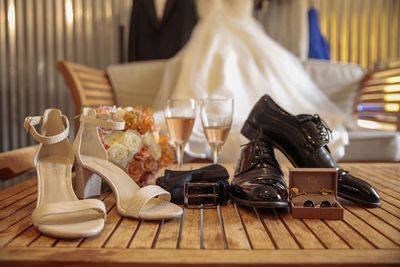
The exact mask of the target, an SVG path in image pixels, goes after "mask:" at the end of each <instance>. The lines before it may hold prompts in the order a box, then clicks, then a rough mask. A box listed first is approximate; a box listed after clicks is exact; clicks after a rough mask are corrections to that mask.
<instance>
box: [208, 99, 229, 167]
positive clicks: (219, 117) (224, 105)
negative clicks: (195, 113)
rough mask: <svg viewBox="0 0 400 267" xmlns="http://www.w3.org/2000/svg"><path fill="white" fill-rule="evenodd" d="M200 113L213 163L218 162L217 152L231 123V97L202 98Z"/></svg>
mask: <svg viewBox="0 0 400 267" xmlns="http://www.w3.org/2000/svg"><path fill="white" fill-rule="evenodd" d="M200 115H201V122H202V124H203V129H204V133H205V135H206V138H207V141H208V144H209V145H210V147H211V150H212V152H213V159H214V163H218V153H219V152H220V151H221V148H222V146H223V145H224V143H225V141H226V138H227V137H228V135H229V130H230V129H231V125H232V117H233V99H232V98H215V99H213V98H208V99H202V100H201V103H200Z"/></svg>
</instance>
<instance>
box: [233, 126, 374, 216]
mask: <svg viewBox="0 0 400 267" xmlns="http://www.w3.org/2000/svg"><path fill="white" fill-rule="evenodd" d="M257 132H258V129H257V128H256V127H254V126H253V124H252V123H251V122H249V121H248V120H246V122H245V123H244V125H243V127H242V129H241V131H240V133H241V134H242V135H244V136H245V137H246V138H248V139H249V140H252V139H257V138H259V137H258V136H257ZM263 137H264V138H266V139H267V140H268V141H269V142H271V143H272V145H273V146H274V147H276V148H277V149H278V150H279V151H281V152H282V153H283V154H284V155H285V157H286V158H287V159H289V161H290V163H291V164H292V165H293V166H295V167H297V165H296V164H295V163H294V161H293V160H292V158H291V157H290V156H289V155H288V154H286V152H285V150H284V149H282V148H281V147H280V146H279V145H278V144H276V143H275V142H274V141H273V140H271V139H270V138H269V137H268V136H266V135H264V136H263ZM338 196H340V197H341V198H344V199H347V200H350V201H352V202H355V203H358V204H361V205H364V206H366V207H369V208H379V207H380V206H381V204H380V202H378V203H376V202H368V201H364V200H360V199H357V198H354V197H352V196H349V195H346V194H343V193H340V192H339V191H338Z"/></svg>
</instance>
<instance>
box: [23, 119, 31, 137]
mask: <svg viewBox="0 0 400 267" xmlns="http://www.w3.org/2000/svg"><path fill="white" fill-rule="evenodd" d="M31 123H32V117H31V116H28V117H26V118H25V120H24V128H25V131H26V133H27V134H28V133H29V131H30V129H31Z"/></svg>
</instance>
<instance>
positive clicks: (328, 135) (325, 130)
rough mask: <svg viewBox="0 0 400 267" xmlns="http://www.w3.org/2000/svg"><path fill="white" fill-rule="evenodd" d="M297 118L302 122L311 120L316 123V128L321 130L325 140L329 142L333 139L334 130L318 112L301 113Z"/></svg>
mask: <svg viewBox="0 0 400 267" xmlns="http://www.w3.org/2000/svg"><path fill="white" fill-rule="evenodd" d="M297 119H298V120H299V122H300V123H305V122H308V121H311V122H313V123H315V124H316V128H317V129H318V131H319V135H320V136H321V137H320V138H321V140H322V141H325V142H329V140H331V139H332V130H331V129H330V128H329V126H328V124H326V122H325V121H324V120H323V119H321V117H320V116H319V115H318V114H314V115H309V114H300V115H298V116H297Z"/></svg>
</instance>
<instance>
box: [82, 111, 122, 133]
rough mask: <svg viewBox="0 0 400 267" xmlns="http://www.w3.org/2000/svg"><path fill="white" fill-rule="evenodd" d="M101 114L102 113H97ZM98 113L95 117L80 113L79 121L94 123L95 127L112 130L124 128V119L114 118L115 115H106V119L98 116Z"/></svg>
mask: <svg viewBox="0 0 400 267" xmlns="http://www.w3.org/2000/svg"><path fill="white" fill-rule="evenodd" d="M99 115H102V114H99ZM99 115H97V118H96V117H92V116H88V115H81V116H80V120H79V121H80V122H84V123H88V124H92V125H96V126H97V127H100V128H105V129H113V130H124V129H125V121H124V120H122V119H119V118H116V117H115V116H113V115H111V116H108V115H107V119H102V118H99Z"/></svg>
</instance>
